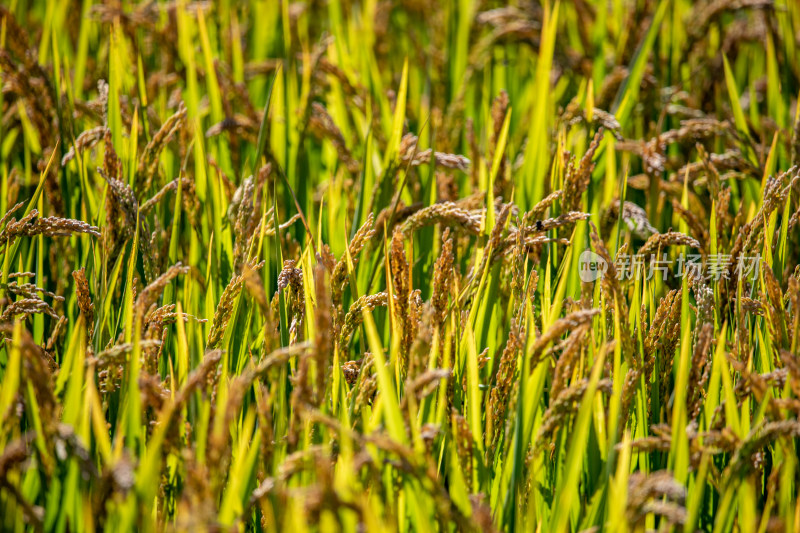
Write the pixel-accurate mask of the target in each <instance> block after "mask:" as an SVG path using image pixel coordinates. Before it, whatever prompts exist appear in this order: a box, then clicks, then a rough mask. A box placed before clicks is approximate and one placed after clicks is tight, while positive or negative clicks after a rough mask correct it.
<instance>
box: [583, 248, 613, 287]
mask: <svg viewBox="0 0 800 533" xmlns="http://www.w3.org/2000/svg"><path fill="white" fill-rule="evenodd" d="M578 261H579V263H580V271H579V272H578V275H579V276H580V278H581V281H583V282H585V283H590V282H592V281H595V280H596V279H598V278H601V277H603V276H604V275H605V273H606V271H607V270H608V263H606V260H605V259H603V258H602V257H601V256H600V255H598V254H596V253H594V252H593V251H591V250H586V251H584V252H583V253H582V254H581V256H580V258H579V259H578Z"/></svg>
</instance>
